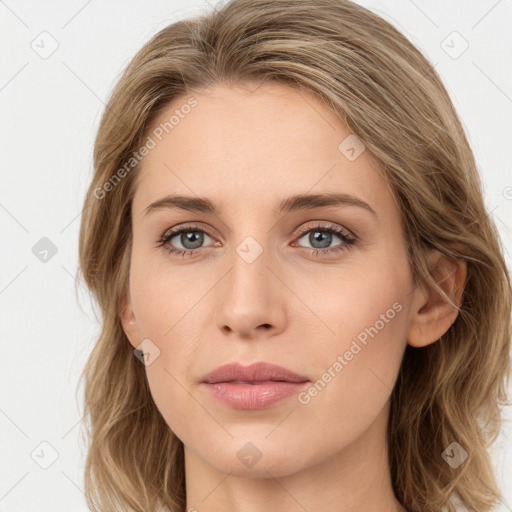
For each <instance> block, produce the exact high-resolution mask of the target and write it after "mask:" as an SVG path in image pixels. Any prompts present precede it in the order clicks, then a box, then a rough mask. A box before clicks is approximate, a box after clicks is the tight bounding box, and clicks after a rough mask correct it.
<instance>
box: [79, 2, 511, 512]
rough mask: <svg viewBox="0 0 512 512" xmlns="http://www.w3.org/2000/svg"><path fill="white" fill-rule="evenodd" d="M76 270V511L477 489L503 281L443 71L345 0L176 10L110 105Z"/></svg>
mask: <svg viewBox="0 0 512 512" xmlns="http://www.w3.org/2000/svg"><path fill="white" fill-rule="evenodd" d="M94 160H95V173H94V176H93V179H92V182H91V184H90V187H89V190H88V192H87V197H86V199H85V205H84V214H83V217H82V224H81V233H80V267H81V272H82V274H83V278H84V279H85V282H86V284H87V286H88V287H89V288H90V290H91V291H92V293H93V294H94V295H95V297H96V298H97V300H98V302H99V304H100V307H101V309H102V313H103V319H102V330H101V334H100V336H99V339H98V341H97V344H96V346H95V348H94V350H93V352H92V354H91V356H90V359H89V361H88V363H87V366H86V368H85V370H84V374H83V376H84V377H85V385H86V389H85V410H86V411H85V412H86V413H87V414H88V416H89V423H90V424H89V429H88V432H87V436H88V440H89V442H90V446H89V452H88V458H87V467H86V481H85V487H86V494H87V499H88V503H89V507H90V508H91V510H102V511H104V512H106V511H114V510H120V509H121V510H136V511H146V512H147V511H150V510H158V509H162V508H163V509H165V510H173V511H184V510H197V511H199V512H203V511H221V510H226V511H228V510H237V511H246V510H251V511H256V510H258V511H259V510H282V511H283V510H284V511H292V510H309V511H314V510H322V511H324V512H325V511H331V510H333V511H334V510H336V511H343V512H348V511H356V510H357V511H359V510H365V511H366V512H370V511H395V510H396V511H409V512H413V511H414V512H420V511H421V512H434V511H436V512H437V511H440V510H446V511H448V512H453V511H455V510H457V507H458V506H459V505H460V506H464V507H467V508H470V509H472V510H476V511H485V510H490V508H491V507H492V506H493V505H494V504H496V503H497V502H498V500H499V498H500V492H499V489H498V488H497V485H496V481H495V476H494V474H493V469H492V465H491V461H490V458H489V453H488V451H487V450H488V447H489V445H490V443H491V442H492V441H493V440H494V439H495V437H496V435H497V434H498V432H499V428H500V419H501V417H500V409H499V407H500V405H503V404H504V403H505V401H506V392H505V391H506V382H507V379H508V375H509V364H510V337H511V327H510V309H511V290H510V281H509V276H508V274H507V269H506V265H505V262H504V259H503V255H502V253H501V248H500V242H499V238H498V234H497V231H496V228H495V226H494V224H493V222H492V220H491V219H490V218H489V216H488V214H487V211H486V209H485V206H484V202H483V199H482V190H481V185H480V180H479V176H478V174H477V171H476V166H475V161H474V157H473V154H472V151H471V148H470V146H469V144H468V141H467V138H466V136H465V134H464V130H463V128H462V126H461V123H460V121H459V119H458V116H457V114H456V112H455V110H454V107H453V105H452V103H451V101H450V99H449V96H448V94H447V92H446V90H445V88H444V86H443V84H442V83H441V81H440V79H439V77H438V75H437V74H436V72H435V70H434V69H433V68H432V66H431V65H430V64H429V62H428V61H427V60H426V59H425V57H424V56H423V55H422V54H421V53H420V52H419V51H418V50H417V49H416V48H414V47H413V46H412V45H411V43H410V42H408V41H407V40H406V39H405V38H404V36H403V35H401V34H400V33H399V32H398V31H397V30H396V29H395V28H393V27H392V26H391V25H390V24H389V23H387V22H386V21H384V20H383V19H381V18H380V17H378V16H376V15H375V14H373V13H371V12H370V11H368V10H366V9H364V8H363V7H361V6H358V5H357V4H354V3H352V2H349V1H346V0H315V1H313V0H299V1H295V0H277V1H270V0H236V1H232V2H229V3H228V4H226V5H224V6H223V7H222V8H219V9H216V10H214V11H212V12H211V13H210V14H209V15H207V16H204V17H198V18H196V19H191V20H187V21H181V22H178V23H175V24H173V25H170V26H168V27H166V28H165V29H163V30H162V31H160V32H159V33H158V34H157V35H156V36H155V37H154V38H153V39H152V40H151V41H149V42H148V43H147V44H146V45H145V46H144V47H143V48H142V49H141V50H140V51H139V53H138V54H137V55H136V56H135V57H134V59H133V60H132V61H131V63H130V64H129V65H128V67H127V69H126V70H125V72H124V74H123V76H122V77H121V79H120V80H119V83H118V84H117V86H116V88H115V89H114V91H113V94H112V96H111V98H110V100H109V102H108V104H107V108H106V110H105V113H104V115H103V118H102V121H101V124H100V127H99V131H98V134H97V139H96V144H95V154H94Z"/></svg>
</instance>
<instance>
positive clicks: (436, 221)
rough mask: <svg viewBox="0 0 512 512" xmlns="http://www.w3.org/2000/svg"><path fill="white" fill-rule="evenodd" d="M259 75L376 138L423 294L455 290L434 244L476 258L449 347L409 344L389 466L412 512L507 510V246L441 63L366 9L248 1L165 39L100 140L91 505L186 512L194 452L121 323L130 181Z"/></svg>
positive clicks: (87, 213)
mask: <svg viewBox="0 0 512 512" xmlns="http://www.w3.org/2000/svg"><path fill="white" fill-rule="evenodd" d="M246 80H249V81H258V82H261V81H277V82H280V83H285V84H288V85H290V86H291V87H296V88H298V89H303V90H307V91H309V92H312V93H313V94H315V95H317V97H319V98H321V99H322V100H323V101H324V102H325V103H326V105H328V106H329V108H331V109H332V110H333V111H334V112H335V113H337V114H338V115H339V118H340V119H341V120H342V121H343V122H344V123H346V124H347V125H348V127H349V128H350V130H351V131H352V132H353V133H355V134H356V135H357V136H358V137H359V138H360V139H361V140H362V141H363V142H364V144H365V145H366V148H367V150H368V151H370V152H371V154H372V155H373V156H374V157H375V158H376V161H377V162H379V163H380V164H382V168H383V169H384V173H385V178H386V180H387V182H388V184H389V187H390V189H391V191H392V193H393V195H394V197H395V199H396V203H397V205H398V207H399V209H400V212H401V216H402V219H403V225H404V229H405V234H406V239H407V243H408V252H409V260H410V265H411V269H412V272H413V275H414V279H415V283H417V284H422V283H428V285H430V286H437V284H436V283H435V280H434V279H433V276H432V274H431V272H430V271H429V267H428V264H427V260H426V252H427V250H428V249H431V248H435V249H437V250H439V251H440V252H442V253H443V254H445V255H447V256H448V257H453V258H461V259H464V260H465V261H466V262H467V281H466V284H465V288H464V292H463V298H462V304H461V305H460V308H458V309H459V314H458V316H457V319H456V320H455V322H454V323H453V325H452V326H451V327H450V329H449V330H448V331H447V332H446V334H445V335H443V336H442V337H441V338H440V339H439V340H438V341H437V342H436V343H433V344H431V345H429V346H427V347H424V348H414V347H412V346H410V345H408V346H407V348H406V351H405V354H404V358H403V361H402V365H401V369H400V373H399V376H398V379H397V382H396V385H395V387H394V389H393V392H392V397H391V400H392V401H391V412H390V418H389V426H388V444H389V465H390V469H391V475H392V483H393V488H394V492H395V494H396V497H397V498H398V500H399V501H400V502H401V504H402V505H403V506H404V507H405V508H406V509H407V510H408V511H410V512H420V511H421V512H439V511H440V510H446V511H447V512H454V511H455V510H456V509H457V507H458V506H459V505H463V506H465V507H467V508H469V509H471V510H472V511H477V512H482V511H487V510H489V509H490V508H491V507H492V506H493V505H495V504H496V503H497V502H498V501H499V500H500V499H501V497H502V495H501V493H500V491H499V488H498V486H497V483H496V479H495V475H494V471H493V467H492V461H491V457H490V454H489V452H488V449H489V447H490V445H491V444H492V443H493V441H494V440H495V439H496V437H497V435H498V434H499V430H500V427H501V423H502V421H503V420H502V411H501V406H503V405H505V404H506V403H507V395H506V390H507V383H508V379H509V372H510V366H509V365H510V340H511V316H510V311H511V287H510V277H509V274H508V271H507V267H506V263H505V261H504V258H503V247H502V245H501V242H500V239H499V235H498V232H497V229H496V227H495V224H494V223H493V221H492V219H491V218H490V215H489V212H488V211H487V210H486V207H485V205H484V201H483V194H482V187H481V182H480V178H479V175H478V172H477V168H476V164H475V159H474V156H473V153H472V150H471V148H470V145H469V143H468V140H467V138H466V135H465V133H464V129H463V127H462V125H461V122H460V120H459V118H458V115H457V113H456V111H455V109H454V107H453V105H452V102H451V101H450V98H449V95H448V93H447V91H446V89H445V87H444V86H443V83H442V82H441V79H440V78H439V76H438V74H437V73H436V71H435V69H434V68H433V66H432V65H431V64H430V63H429V62H428V60H427V59H426V58H425V57H424V56H423V55H422V53H421V52H420V51H419V50H418V49H416V48H415V47H414V46H413V45H412V44H411V43H410V42H409V41H408V40H407V39H406V38H405V37H404V36H403V35H402V34H401V33H400V32H398V31H397V30H396V29H395V28H394V27H393V26H392V25H391V24H390V23H388V22H387V21H385V20H383V19H382V18H381V17H379V16H377V15H376V14H374V13H372V12H371V11H369V10H367V9H365V8H363V7H361V6H359V5H357V4H355V3H352V2H350V1H348V0H232V1H230V2H228V3H227V4H225V5H224V6H220V7H217V8H214V9H212V10H211V11H210V12H209V13H207V14H204V15H202V16H196V17H195V18H191V19H188V20H184V21H179V22H176V23H173V24H171V25H169V26H167V27H166V28H164V29H163V30H161V31H160V32H158V33H157V34H156V35H155V36H154V37H153V38H152V39H151V40H150V41H149V42H147V43H146V44H145V45H144V46H143V47H142V49H141V50H140V51H139V52H138V53H137V54H136V55H135V57H134V58H133V59H132V60H131V62H130V63H129V65H128V66H127V68H126V69H125V71H124V73H123V74H122V76H121V78H120V79H119V81H118V83H117V85H116V86H115V88H114V90H113V92H112V94H111V96H110V98H109V101H108V103H107V105H106V109H105V111H104V113H103V116H102V119H101V123H100V126H99V129H98V132H97V137H96V141H95V146H94V175H93V177H92V182H91V183H90V186H89V188H88V191H87V194H86V197H85V203H84V208H83V215H82V219H81V226H80V240H79V271H78V277H79V278H80V279H82V280H84V281H85V283H86V285H87V287H88V288H89V289H90V291H91V294H92V295H93V296H94V298H95V299H96V301H97V303H98V304H99V307H100V308H101V314H102V320H101V331H100V333H99V337H98V339H97V342H96V344H95V346H94V348H93V350H92V352H91V354H90V357H89V359H88V361H87V364H86V366H85V368H84V370H83V372H82V375H81V379H85V387H84V389H85V391H84V394H85V398H84V408H85V410H84V413H85V420H86V421H84V422H83V425H82V429H83V431H81V433H82V435H83V436H85V439H86V442H87V444H88V453H87V460H86V468H85V492H86V496H87V503H88V506H89V508H90V509H91V510H94V511H100V510H101V511H102V512H110V511H118V510H123V511H128V510H129V511H141V512H149V511H153V510H158V509H159V508H160V507H168V508H169V509H170V510H173V511H175V512H178V511H179V512H182V511H184V510H185V507H186V496H185V476H184V452H183V444H182V442H181V441H180V440H179V439H178V438H177V437H176V436H175V435H174V433H173V432H172V431H171V430H170V428H169V427H168V425H167V424H166V423H165V421H164V419H163V417H162V416H161V414H160V412H159V411H158V409H157V407H156V405H155V403H154V402H153V399H152V396H151V393H150V390H149V386H148V383H147V379H146V374H145V368H144V365H143V364H141V362H140V361H139V360H138V359H137V358H136V357H134V351H133V347H132V346H131V345H130V343H129V341H128V339H127V337H126V335H125V333H124V331H123V329H122V326H121V322H120V318H119V312H120V309H119V308H120V304H121V303H122V300H123V298H124V297H125V294H126V292H127V284H128V272H129V264H130V253H131V217H130V207H131V201H132V198H133V195H134V192H135V188H136V181H135V180H136V176H137V171H138V168H139V167H140V165H136V166H134V168H133V169H132V170H131V171H130V172H126V173H121V174H122V179H121V177H120V173H119V170H120V169H121V168H122V166H123V164H125V162H126V161H128V160H129V159H130V158H131V157H132V156H133V153H134V151H136V150H137V149H138V148H140V147H141V146H142V145H143V141H144V139H145V138H146V137H147V134H148V129H149V128H150V127H151V126H152V123H153V122H154V121H155V119H156V118H157V117H158V116H159V115H160V114H161V113H162V111H163V110H164V109H166V107H167V106H168V105H169V103H170V102H171V101H173V99H174V98H177V97H178V96H181V95H183V94H186V93H187V94H190V93H194V92H196V91H201V89H203V88H205V87H208V86H209V85H211V84H214V83H220V82H224V83H236V82H239V81H246ZM116 173H117V174H116ZM114 178H115V179H116V180H117V181H116V182H115V187H113V189H112V190H110V191H109V192H108V193H102V194H101V195H100V194H99V192H98V191H99V190H100V189H101V190H105V188H104V184H105V183H106V182H107V181H109V180H110V182H111V183H112V180H113V179H114ZM102 187H103V189H102ZM438 290H440V288H439V287H438ZM447 300H449V299H447ZM454 441H456V442H458V443H459V444H460V445H461V446H462V447H463V448H464V449H465V450H466V451H467V452H468V458H467V460H466V461H465V462H464V463H463V464H461V465H460V466H459V467H458V468H457V469H453V468H451V467H450V466H449V465H448V464H447V463H446V462H445V461H444V460H443V458H442V456H441V455H442V452H443V451H444V450H445V449H446V448H447V447H448V446H449V445H450V444H451V443H452V442H454Z"/></svg>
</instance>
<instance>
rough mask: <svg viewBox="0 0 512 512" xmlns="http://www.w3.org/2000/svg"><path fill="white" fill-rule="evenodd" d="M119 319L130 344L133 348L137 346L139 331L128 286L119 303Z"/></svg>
mask: <svg viewBox="0 0 512 512" xmlns="http://www.w3.org/2000/svg"><path fill="white" fill-rule="evenodd" d="M119 319H120V320H121V325H122V326H123V331H124V333H125V334H126V337H127V338H128V340H129V341H130V344H131V345H132V346H133V347H134V348H137V346H139V345H140V342H141V341H140V340H141V337H140V333H139V327H138V325H137V320H136V319H135V314H134V312H133V306H132V301H131V297H130V290H129V289H128V287H127V289H126V291H125V293H124V296H123V298H122V299H121V303H120V305H119Z"/></svg>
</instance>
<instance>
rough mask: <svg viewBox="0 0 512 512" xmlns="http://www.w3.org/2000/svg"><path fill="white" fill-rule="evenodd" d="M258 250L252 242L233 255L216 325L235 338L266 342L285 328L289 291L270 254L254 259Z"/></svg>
mask: <svg viewBox="0 0 512 512" xmlns="http://www.w3.org/2000/svg"><path fill="white" fill-rule="evenodd" d="M256 248H257V247H255V246H254V242H253V245H252V246H251V242H249V244H248V245H245V246H244V244H241V245H240V246H239V247H238V248H237V251H234V253H233V255H232V258H231V262H232V267H231V269H230V271H229V272H228V274H227V275H226V277H225V278H224V279H223V283H222V284H221V286H220V287H218V296H217V300H218V309H217V314H216V323H217V326H218V327H219V329H221V330H222V331H223V332H224V334H226V335H228V336H232V337H233V338H243V339H258V338H267V337H271V336H275V335H277V334H279V333H281V332H282V331H283V330H284V329H285V327H286V325H285V324H286V308H285V303H284V297H285V295H284V293H285V291H286V287H285V285H284V284H283V282H282V281H281V280H280V279H279V278H278V277H277V274H278V273H279V272H278V271H276V269H275V268H271V266H273V267H275V265H272V262H271V261H270V259H271V258H270V257H269V254H268V252H267V251H265V250H264V251H263V252H261V254H258V255H257V256H256V257H255V258H254V256H255V254H257V253H254V251H255V250H256ZM245 249H248V250H247V251H244V250H245ZM251 251H252V252H253V253H252V256H251V257H248V254H249V255H250V253H251ZM253 258H254V259H253Z"/></svg>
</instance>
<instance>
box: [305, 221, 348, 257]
mask: <svg viewBox="0 0 512 512" xmlns="http://www.w3.org/2000/svg"><path fill="white" fill-rule="evenodd" d="M299 235H302V236H301V238H299V240H301V239H305V240H306V241H307V242H308V243H309V244H310V247H311V249H314V251H313V252H314V254H315V255H318V254H319V253H321V254H330V253H332V252H339V251H344V250H347V249H349V248H350V247H351V246H352V245H353V244H354V243H355V242H356V238H355V237H353V236H351V235H350V233H349V232H348V231H347V230H345V229H343V228H341V227H340V226H336V225H334V224H329V223H322V222H320V223H317V224H316V225H315V226H313V227H311V226H305V227H303V228H301V229H300V232H299ZM336 238H338V239H339V240H341V243H340V244H338V245H335V246H334V247H331V244H332V243H333V241H335V239H336Z"/></svg>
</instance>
